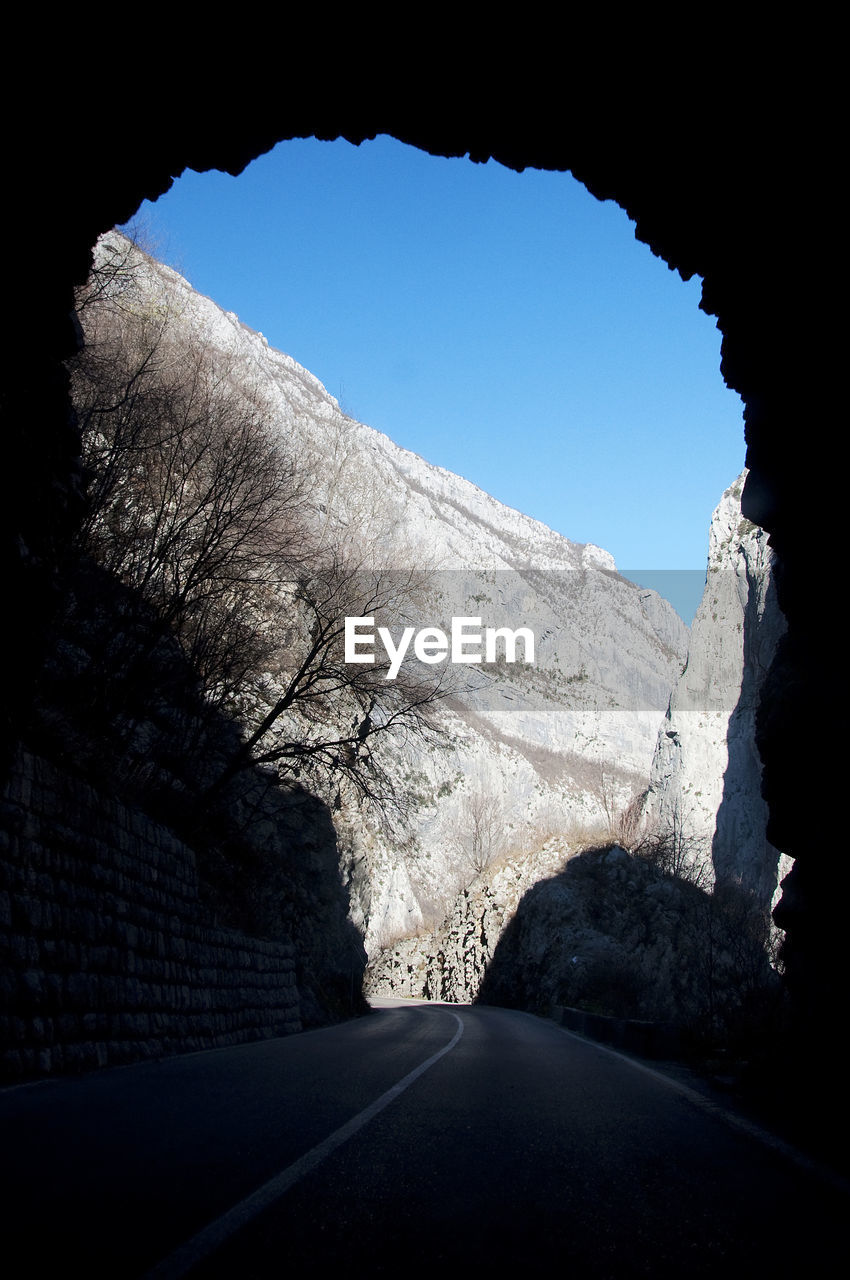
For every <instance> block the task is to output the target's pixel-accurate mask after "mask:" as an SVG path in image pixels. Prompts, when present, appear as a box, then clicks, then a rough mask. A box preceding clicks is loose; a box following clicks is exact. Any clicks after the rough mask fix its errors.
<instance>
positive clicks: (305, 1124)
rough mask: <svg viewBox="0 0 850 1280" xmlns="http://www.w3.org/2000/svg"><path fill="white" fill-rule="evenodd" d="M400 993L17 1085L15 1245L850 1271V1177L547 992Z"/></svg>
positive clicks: (51, 1254) (123, 1260)
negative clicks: (600, 1031) (336, 1013)
mask: <svg viewBox="0 0 850 1280" xmlns="http://www.w3.org/2000/svg"><path fill="white" fill-rule="evenodd" d="M381 1003H382V1004H383V1005H384V1006H385V1007H382V1008H379V1009H377V1010H376V1012H375V1013H374V1014H373V1015H372V1016H371V1017H367V1018H362V1019H358V1020H357V1021H355V1022H350V1023H346V1024H344V1025H342V1026H339V1027H333V1028H329V1029H327V1030H323V1031H317V1032H309V1033H307V1034H305V1035H301V1036H293V1037H290V1038H288V1039H284V1040H273V1041H265V1042H262V1043H260V1044H253V1045H242V1046H239V1047H238V1048H235V1049H223V1050H216V1051H213V1052H210V1053H200V1054H192V1055H188V1056H184V1057H180V1058H173V1059H168V1060H166V1061H163V1062H158V1063H148V1064H144V1065H142V1066H138V1067H131V1068H121V1069H118V1070H112V1071H104V1072H99V1073H94V1074H92V1075H90V1076H86V1077H83V1078H81V1079H77V1080H62V1081H50V1082H46V1083H43V1084H39V1085H35V1086H28V1087H23V1088H17V1089H12V1090H7V1091H5V1093H3V1094H0V1128H2V1142H3V1157H4V1158H3V1170H2V1175H0V1176H1V1177H2V1192H1V1194H2V1205H3V1214H4V1217H5V1218H6V1223H5V1224H4V1228H3V1238H4V1243H5V1246H6V1248H5V1252H6V1253H7V1256H9V1250H10V1249H12V1248H13V1247H14V1246H16V1245H17V1246H20V1247H21V1248H22V1249H23V1256H24V1257H25V1258H26V1260H27V1270H26V1274H40V1273H46V1271H47V1268H48V1267H49V1266H50V1265H52V1264H54V1263H55V1262H57V1261H59V1260H61V1264H62V1265H63V1266H64V1267H68V1266H69V1265H71V1264H76V1266H77V1268H78V1269H79V1270H80V1271H81V1273H82V1274H83V1275H84V1276H86V1277H98V1276H109V1277H120V1278H122V1280H123V1277H135V1276H146V1275H149V1276H151V1277H157V1280H168V1278H169V1277H177V1276H182V1275H191V1276H197V1277H207V1276H209V1277H213V1276H215V1277H239V1280H246V1278H247V1277H252V1276H256V1277H265V1276H276V1277H278V1276H281V1275H282V1274H288V1275H294V1276H299V1275H301V1274H307V1273H308V1271H309V1273H311V1274H312V1272H313V1271H314V1270H315V1269H316V1268H317V1267H320V1266H321V1263H322V1262H326V1263H328V1264H329V1265H334V1264H335V1263H336V1264H339V1265H341V1266H344V1267H345V1268H346V1272H347V1274H349V1275H355V1276H357V1275H361V1274H362V1275H367V1274H368V1275H378V1276H380V1275H394V1276H398V1275H405V1274H407V1275H413V1276H416V1275H424V1274H429V1275H432V1274H433V1273H434V1269H435V1268H440V1269H443V1268H446V1269H449V1271H450V1273H455V1272H456V1271H459V1270H460V1269H461V1268H465V1267H467V1266H471V1265H475V1266H478V1267H480V1266H481V1265H485V1266H496V1265H497V1264H498V1265H499V1268H500V1270H502V1269H504V1268H505V1267H510V1266H512V1265H517V1266H519V1265H521V1266H523V1267H524V1268H525V1267H528V1266H529V1265H531V1266H534V1265H544V1264H545V1265H550V1264H553V1263H554V1264H557V1265H558V1266H559V1267H561V1268H563V1269H564V1271H565V1272H566V1271H568V1272H570V1273H571V1275H572V1276H573V1277H583V1276H588V1277H611V1278H613V1280H619V1278H620V1277H623V1278H625V1277H638V1276H641V1277H668V1276H669V1277H685V1276H688V1277H703V1276H704V1277H709V1276H712V1277H716V1276H721V1275H722V1276H724V1277H728V1276H733V1277H735V1276H738V1275H741V1276H744V1275H747V1276H753V1277H758V1276H761V1275H764V1276H767V1277H770V1280H776V1278H777V1277H783V1276H786V1275H787V1276H789V1277H790V1276H792V1275H798V1274H799V1272H800V1271H801V1269H804V1270H805V1271H807V1272H808V1273H809V1274H814V1275H816V1276H818V1277H826V1276H832V1275H841V1274H844V1272H845V1271H846V1264H847V1250H846V1245H845V1240H844V1231H843V1223H845V1222H846V1219H847V1213H848V1209H850V1197H848V1195H847V1192H846V1188H844V1187H843V1186H842V1185H841V1184H839V1183H838V1182H837V1181H836V1180H834V1179H832V1180H830V1179H829V1178H824V1177H821V1176H819V1175H818V1173H817V1171H816V1170H815V1171H813V1170H812V1169H810V1168H807V1167H806V1166H805V1164H804V1163H803V1164H801V1163H796V1162H795V1161H793V1160H791V1159H788V1158H787V1156H786V1155H785V1154H784V1153H783V1151H782V1150H781V1148H779V1147H771V1146H769V1145H765V1144H764V1143H762V1142H760V1141H757V1140H756V1139H754V1138H753V1136H752V1135H751V1134H750V1133H748V1132H746V1131H745V1130H742V1129H739V1128H735V1127H734V1126H733V1125H730V1124H727V1123H725V1122H724V1120H723V1117H722V1116H718V1115H717V1114H715V1113H713V1112H712V1111H711V1110H710V1109H707V1108H705V1107H704V1106H701V1105H696V1103H695V1099H694V1098H693V1097H690V1096H688V1093H687V1091H685V1092H682V1091H681V1089H680V1088H678V1087H677V1086H675V1085H674V1086H671V1085H669V1084H668V1083H667V1082H665V1080H664V1079H663V1078H660V1077H658V1076H657V1075H656V1074H655V1073H653V1072H651V1071H647V1070H645V1069H642V1068H641V1066H640V1064H637V1065H635V1064H632V1063H630V1062H629V1061H627V1060H624V1059H622V1058H621V1057H619V1056H618V1055H614V1054H611V1053H610V1052H608V1051H606V1050H605V1049H603V1048H601V1047H599V1046H595V1045H592V1044H588V1043H586V1042H584V1041H582V1040H579V1039H578V1038H576V1037H574V1036H572V1035H570V1034H569V1033H567V1032H565V1031H563V1030H562V1029H560V1028H558V1027H556V1026H554V1025H553V1024H551V1023H548V1022H546V1021H543V1020H541V1019H537V1018H533V1017H531V1016H529V1015H527V1014H522V1013H517V1012H513V1011H509V1010H502V1009H492V1008H477V1007H469V1006H446V1005H426V1004H412V1003H408V1002H391V1001H386V1002H381ZM10 1274H14V1272H11V1273H10ZM21 1274H24V1273H23V1272H21Z"/></svg>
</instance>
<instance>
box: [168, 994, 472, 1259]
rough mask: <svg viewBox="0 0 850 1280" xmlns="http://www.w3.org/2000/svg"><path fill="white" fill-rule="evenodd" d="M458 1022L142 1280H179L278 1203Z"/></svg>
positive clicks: (429, 1061)
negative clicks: (409, 1065)
mask: <svg viewBox="0 0 850 1280" xmlns="http://www.w3.org/2000/svg"><path fill="white" fill-rule="evenodd" d="M450 1016H451V1017H452V1018H454V1020H455V1022H456V1023H457V1031H455V1033H454V1035H453V1036H452V1038H451V1040H450V1041H449V1042H448V1044H446V1045H444V1046H443V1048H442V1049H438V1050H437V1052H436V1053H432V1054H431V1057H430V1058H426V1059H425V1061H424V1062H420V1064H419V1066H418V1067H414V1069H413V1070H412V1071H409V1072H408V1073H407V1075H406V1076H403V1077H402V1079H401V1080H399V1081H398V1083H397V1084H394V1085H393V1086H392V1088H391V1089H387V1091H386V1093H382V1094H381V1096H380V1097H379V1098H376V1099H375V1101H374V1102H373V1103H371V1104H370V1105H369V1106H368V1107H366V1108H365V1109H364V1110H363V1111H360V1112H358V1114H357V1115H356V1116H354V1117H352V1119H351V1120H349V1121H348V1122H347V1124H344V1125H342V1127H341V1128H339V1129H336V1130H335V1131H334V1132H333V1133H332V1134H331V1135H330V1136H329V1137H327V1138H325V1140H324V1142H320V1143H319V1144H318V1145H317V1146H315V1147H312V1148H311V1150H310V1151H308V1152H306V1153H305V1154H304V1155H303V1156H301V1158H300V1159H299V1160H296V1161H295V1163H294V1164H291V1165H289V1166H288V1168H286V1169H284V1170H283V1171H282V1172H281V1173H278V1174H276V1175H275V1177H274V1178H270V1179H269V1181H268V1182H266V1183H264V1184H263V1186H261V1187H258V1188H257V1190H256V1191H254V1192H253V1193H252V1194H251V1195H250V1196H247V1197H246V1198H245V1199H244V1200H240V1201H239V1203H238V1204H236V1205H234V1206H233V1208H232V1209H228V1211H227V1213H224V1214H222V1215H221V1217H220V1218H216V1219H215V1221H214V1222H211V1223H209V1225H208V1226H206V1227H204V1228H203V1230H201V1231H199V1232H198V1233H197V1235H194V1236H192V1238H191V1239H190V1240H187V1241H186V1243H185V1244H182V1245H181V1246H180V1248H179V1249H175V1251H174V1252H173V1253H171V1254H169V1255H168V1257H167V1258H164V1259H163V1260H162V1262H160V1263H158V1264H157V1266H155V1267H154V1268H153V1270H151V1271H149V1272H148V1273H147V1276H146V1277H145V1280H180V1277H181V1276H185V1275H187V1274H188V1272H189V1271H191V1269H192V1268H193V1267H196V1266H197V1265H198V1263H199V1262H202V1261H203V1260H204V1259H205V1258H208V1257H209V1256H210V1254H212V1253H214V1252H215V1251H216V1249H218V1248H219V1247H220V1246H221V1245H223V1244H224V1243H225V1241H226V1240H229V1239H230V1237H231V1236H233V1235H235V1234H236V1232H237V1231H239V1230H240V1229H241V1228H242V1227H244V1226H245V1225H246V1224H247V1223H249V1222H251V1221H252V1219H254V1218H256V1217H257V1216H258V1214H260V1213H262V1212H263V1210H264V1209H267V1208H268V1207H269V1205H271V1204H274V1202H275V1200H279V1199H280V1197H281V1196H283V1195H285V1193H286V1192H287V1191H288V1190H289V1188H290V1187H292V1186H294V1184H295V1183H296V1182H298V1181H300V1179H301V1178H303V1177H304V1175H305V1174H307V1173H309V1172H310V1170H311V1169H315V1167H316V1165H318V1164H321V1162H322V1161H323V1160H324V1159H326V1158H327V1157H328V1156H329V1155H330V1154H331V1153H332V1152H333V1151H336V1149H337V1147H341V1146H342V1144H343V1143H344V1142H347V1141H348V1139H349V1138H351V1137H353V1136H354V1134H355V1133H357V1132H358V1130H359V1129H362V1128H363V1126H364V1125H367V1124H368V1123H369V1121H370V1120H374V1118H375V1116H376V1115H378V1113H379V1112H381V1111H383V1110H384V1108H385V1107H388V1106H389V1105H390V1103H391V1102H395V1100H396V1098H397V1097H398V1096H399V1094H402V1093H404V1091H405V1089H409V1088H410V1086H411V1085H412V1084H413V1083H414V1081H416V1080H418V1079H419V1077H420V1076H421V1075H424V1074H425V1072H426V1071H427V1070H428V1069H429V1068H430V1067H433V1065H434V1063H435V1062H439V1060H440V1058H442V1057H443V1056H444V1055H445V1054H447V1053H450V1052H451V1050H452V1049H453V1048H454V1047H455V1045H456V1044H457V1042H458V1040H460V1038H461V1036H462V1035H463V1023H462V1022H461V1020H460V1018H459V1017H458V1016H457V1014H456V1013H451V1014H450Z"/></svg>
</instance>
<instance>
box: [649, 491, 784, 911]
mask: <svg viewBox="0 0 850 1280" xmlns="http://www.w3.org/2000/svg"><path fill="white" fill-rule="evenodd" d="M745 477H746V472H744V473H743V474H742V475H740V476H739V477H738V479H737V480H736V481H735V482H734V484H732V485H731V486H730V487H729V488H728V489H727V490H726V492H725V493H724V494H723V497H722V498H721V500H720V502H719V504H718V506H717V508H716V510H715V512H714V515H713V518H712V521H711V529H710V532H709V553H708V571H707V575H706V584H705V591H704V594H703V598H702V602H701V604H700V607H699V610H698V611H697V615H696V618H695V619H694V623H693V627H692V628H691V640H690V646H689V649H688V661H687V666H686V667H685V670H684V672H683V673H682V676H681V678H680V680H679V681H678V683H677V685H676V688H675V690H674V692H673V695H672V697H671V699H670V706H669V709H668V711H667V717H666V719H665V722H664V724H663V725H662V727H661V729H660V731H659V735H658V745H657V747H656V750H655V755H654V758H653V762H652V772H651V776H650V787H649V792H648V795H647V801H646V810H645V812H646V818H647V822H648V826H649V827H650V829H652V830H655V831H658V832H662V833H664V834H665V835H666V836H667V837H668V838H669V839H671V840H672V841H674V842H675V843H676V844H677V845H678V846H679V852H680V854H681V861H682V862H683V864H685V865H689V867H690V869H691V870H692V871H693V872H694V873H695V874H696V876H697V877H698V878H699V879H700V881H701V883H703V884H706V885H708V884H711V883H717V884H718V885H720V886H726V885H737V886H740V887H742V888H743V889H744V890H745V891H747V892H748V893H750V894H752V895H754V897H755V899H756V901H757V902H758V904H759V906H760V907H761V908H762V909H763V910H765V911H766V910H767V909H768V907H769V906H770V903H771V899H772V897H773V895H774V893H775V890H776V885H777V868H778V866H779V860H780V855H779V851H778V850H776V849H774V848H773V846H772V845H771V844H770V842H769V841H768V839H767V836H766V834H765V831H766V827H767V806H766V804H765V802H764V800H763V799H762V795H761V772H762V766H761V760H760V758H759V754H758V749H757V747H756V741H755V717H756V708H757V706H758V701H759V693H760V690H761V687H762V684H763V681H764V679H765V676H766V674H767V671H768V669H769V667H770V664H771V662H772V661H773V657H774V654H775V651H776V646H777V643H778V641H779V639H780V637H781V636H782V635H783V633H784V631H785V619H784V617H783V615H782V612H781V610H780V609H779V605H778V603H777V599H776V588H775V583H774V581H773V577H772V574H771V565H772V552H771V550H770V547H769V546H768V540H767V534H766V533H765V532H764V530H762V529H759V528H757V527H756V526H755V525H753V524H751V522H750V521H749V520H747V519H745V518H744V517H743V516H742V514H741V493H742V490H743V486H744V480H745Z"/></svg>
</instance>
